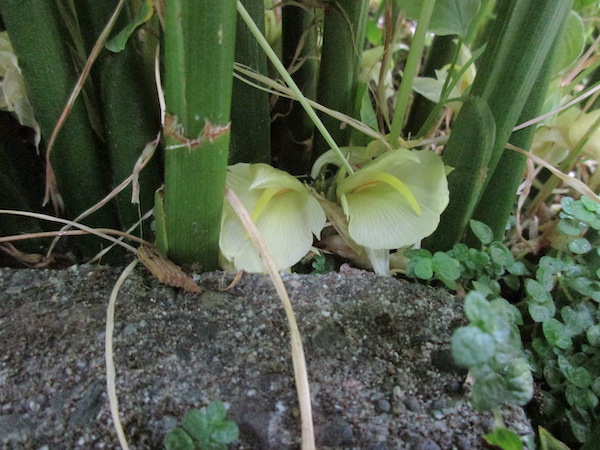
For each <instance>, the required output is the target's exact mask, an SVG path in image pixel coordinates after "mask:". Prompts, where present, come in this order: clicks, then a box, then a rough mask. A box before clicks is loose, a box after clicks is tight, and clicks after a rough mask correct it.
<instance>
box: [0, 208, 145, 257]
mask: <svg viewBox="0 0 600 450" xmlns="http://www.w3.org/2000/svg"><path fill="white" fill-rule="evenodd" d="M0 214H11V215H14V216H26V217H33V218H34V219H40V220H46V221H48V222H56V223H63V224H67V225H71V226H73V227H74V228H77V229H79V230H83V231H85V232H86V233H89V234H93V235H94V236H98V237H100V238H102V239H106V240H107V241H111V242H114V243H116V244H117V245H120V246H121V247H124V248H125V249H127V250H129V251H130V252H132V253H135V252H136V249H135V247H132V246H131V245H129V244H126V243H125V242H122V241H120V240H119V239H117V238H114V237H112V236H111V234H116V235H120V236H124V237H126V238H127V239H130V240H133V241H137V242H144V243H145V242H146V241H144V240H143V239H140V238H138V237H137V236H132V235H129V234H127V233H124V232H123V231H119V230H111V229H106V228H92V227H88V226H87V225H83V224H80V223H77V222H73V221H72V220H67V219H61V218H60V217H54V216H49V215H47V214H40V213H34V212H30V211H16V210H10V209H0ZM54 233H60V232H59V231H56V232H54ZM109 233H110V234H109ZM74 234H75V233H74ZM31 237H37V233H33V234H30V235H28V237H27V238H31ZM20 238H23V237H22V236H5V237H2V238H0V242H2V241H4V242H7V241H11V240H12V241H14V240H19V239H20Z"/></svg>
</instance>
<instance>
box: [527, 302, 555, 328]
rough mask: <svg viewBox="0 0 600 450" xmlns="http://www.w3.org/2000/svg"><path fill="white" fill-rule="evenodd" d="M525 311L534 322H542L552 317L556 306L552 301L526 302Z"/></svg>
mask: <svg viewBox="0 0 600 450" xmlns="http://www.w3.org/2000/svg"><path fill="white" fill-rule="evenodd" d="M527 311H529V315H530V316H531V318H532V319H533V321H534V322H537V323H542V322H544V321H546V320H548V319H551V318H552V317H554V314H556V306H555V305H554V302H553V301H548V302H545V303H537V302H528V303H527Z"/></svg>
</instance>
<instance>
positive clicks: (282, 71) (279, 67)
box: [237, 0, 354, 173]
mask: <svg viewBox="0 0 600 450" xmlns="http://www.w3.org/2000/svg"><path fill="white" fill-rule="evenodd" d="M237 7H238V13H239V14H240V16H241V17H242V19H244V22H246V25H247V26H248V28H249V29H250V31H252V34H253V35H254V38H255V39H256V40H257V42H258V43H259V44H260V46H261V47H262V49H263V51H264V52H265V54H266V55H267V58H269V61H271V64H273V67H274V68H275V70H276V71H277V73H278V74H279V76H281V78H283V81H285V83H286V84H287V85H288V86H289V88H290V90H291V91H292V92H293V93H294V95H295V98H296V99H297V100H298V103H300V104H301V105H302V108H304V111H306V114H308V117H310V119H311V120H312V121H313V123H314V124H315V127H316V128H317V130H319V132H320V133H321V135H322V136H323V139H325V141H327V144H329V147H330V148H331V149H333V151H334V152H335V153H336V155H337V156H338V157H339V159H340V164H341V165H342V167H344V169H345V170H346V172H347V173H354V169H353V168H352V166H351V165H350V163H348V161H347V160H346V158H345V157H344V154H343V153H342V151H341V150H340V148H339V147H338V145H337V143H336V142H335V140H334V139H333V138H332V137H331V134H330V133H329V131H328V130H327V128H325V125H323V121H322V120H321V119H320V118H319V116H318V115H317V113H316V112H315V110H314V109H313V107H312V106H311V105H310V104H309V103H308V101H307V100H306V97H304V95H303V94H302V91H300V88H299V87H298V85H297V84H296V82H295V81H294V80H293V78H292V77H291V76H290V74H289V73H288V72H287V70H286V68H285V67H284V66H283V64H282V63H281V61H280V60H279V58H278V57H277V55H276V54H275V51H274V50H273V49H272V48H271V46H270V45H269V43H268V42H267V40H266V39H265V37H264V36H263V35H262V34H261V32H260V30H259V29H258V27H257V26H256V24H255V23H254V21H253V20H252V17H250V15H249V14H248V11H246V8H244V5H243V4H242V3H241V2H240V1H239V0H238V3H237Z"/></svg>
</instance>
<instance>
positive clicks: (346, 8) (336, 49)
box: [312, 0, 369, 160]
mask: <svg viewBox="0 0 600 450" xmlns="http://www.w3.org/2000/svg"><path fill="white" fill-rule="evenodd" d="M368 8H369V1H368V0H337V1H335V2H331V3H330V4H327V6H325V14H324V16H325V18H324V23H323V27H324V31H323V46H322V49H321V66H320V68H319V81H318V85H317V101H318V102H319V103H321V104H322V105H324V106H326V107H328V108H331V109H335V110H337V111H340V112H342V113H344V114H347V115H349V116H353V115H354V109H355V97H356V90H357V87H358V83H357V80H358V71H359V68H360V60H361V58H362V50H363V46H364V40H365V28H366V21H367V16H368ZM323 123H324V124H325V127H326V128H327V129H328V130H329V132H330V133H331V136H332V137H333V139H334V140H335V141H336V142H337V143H338V144H339V145H342V146H344V145H348V143H349V138H350V133H349V131H350V130H348V129H347V128H343V127H340V123H339V122H337V121H336V120H333V119H331V118H330V117H327V116H325V117H323ZM329 148H330V147H329V145H328V143H327V142H326V141H325V140H324V139H322V138H321V137H320V136H316V137H315V140H314V147H313V155H312V157H313V160H315V159H316V158H318V157H319V156H320V155H321V154H323V153H324V152H325V151H327V150H329Z"/></svg>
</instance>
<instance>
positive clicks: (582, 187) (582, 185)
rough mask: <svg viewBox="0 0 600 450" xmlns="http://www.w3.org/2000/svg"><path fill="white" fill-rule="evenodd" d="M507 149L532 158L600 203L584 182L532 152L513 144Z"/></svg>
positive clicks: (507, 146)
mask: <svg viewBox="0 0 600 450" xmlns="http://www.w3.org/2000/svg"><path fill="white" fill-rule="evenodd" d="M506 148H508V149H510V150H514V151H516V152H518V153H521V154H522V155H524V156H526V157H527V158H530V159H531V160H533V162H534V163H536V164H538V165H540V166H542V167H544V168H545V169H548V170H549V171H550V172H552V174H553V175H556V176H557V177H558V178H560V179H561V180H563V181H564V182H565V184H567V185H569V186H570V187H572V188H573V189H575V190H576V191H577V192H579V193H580V194H582V195H585V196H586V197H589V198H590V199H591V200H593V201H595V202H596V203H600V197H598V196H597V195H596V194H595V193H594V191H592V190H591V189H590V188H589V187H588V186H587V185H586V184H585V183H584V182H583V181H580V180H578V179H577V178H573V177H572V176H569V175H567V174H566V173H563V172H561V171H560V170H558V169H557V168H556V167H554V166H553V165H552V164H549V163H547V162H546V161H544V160H543V159H542V158H540V157H539V156H536V155H534V154H533V153H531V152H528V151H526V150H523V149H522V148H519V147H516V146H514V145H512V144H507V145H506Z"/></svg>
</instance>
